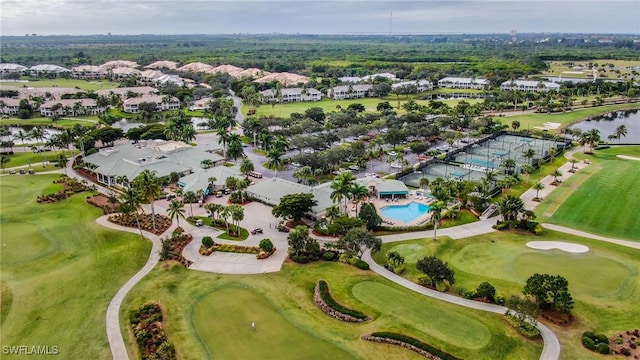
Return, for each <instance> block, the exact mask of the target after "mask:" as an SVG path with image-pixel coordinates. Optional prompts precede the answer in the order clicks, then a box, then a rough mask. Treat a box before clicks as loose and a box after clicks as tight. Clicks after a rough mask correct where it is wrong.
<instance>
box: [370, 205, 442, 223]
mask: <svg viewBox="0 0 640 360" xmlns="http://www.w3.org/2000/svg"><path fill="white" fill-rule="evenodd" d="M429 209H431V207H430V206H429V205H425V204H421V203H417V202H410V203H408V204H405V205H389V206H385V207H383V208H381V209H380V212H381V213H382V216H384V217H385V218H387V219H391V220H397V221H402V222H405V223H412V222H414V221H415V220H417V219H418V218H421V217H423V216H425V215H426V214H427V213H428V212H429Z"/></svg>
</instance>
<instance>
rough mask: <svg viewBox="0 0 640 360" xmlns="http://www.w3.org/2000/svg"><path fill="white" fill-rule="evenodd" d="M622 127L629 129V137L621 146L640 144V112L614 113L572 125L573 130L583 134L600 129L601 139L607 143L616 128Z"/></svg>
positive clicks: (622, 141)
mask: <svg viewBox="0 0 640 360" xmlns="http://www.w3.org/2000/svg"><path fill="white" fill-rule="evenodd" d="M620 125H625V126H626V127H627V136H625V137H623V138H621V139H620V143H621V144H638V143H640V112H639V111H638V110H630V111H614V112H611V113H609V114H605V115H603V116H598V117H594V118H592V119H589V120H584V121H581V122H579V123H577V124H574V125H572V126H571V129H580V130H581V131H583V132H584V131H589V130H591V129H598V130H600V138H601V139H602V140H603V141H607V137H608V136H609V135H611V134H613V133H615V131H616V128H617V127H618V126H620ZM611 143H613V144H617V143H618V140H612V141H611Z"/></svg>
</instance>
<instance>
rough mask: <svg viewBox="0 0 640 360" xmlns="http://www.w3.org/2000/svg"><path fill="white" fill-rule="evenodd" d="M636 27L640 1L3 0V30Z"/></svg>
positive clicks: (622, 30)
mask: <svg viewBox="0 0 640 360" xmlns="http://www.w3.org/2000/svg"><path fill="white" fill-rule="evenodd" d="M511 30H516V31H517V32H519V33H525V32H536V33H542V32H550V33H555V32H563V33H633V34H640V0H630V1H616V0H611V1H607V0H564V1H540V0H533V1H531V0H509V1H507V0H490V1H489V0H468V1H455V0H453V1H405V0H396V1H377V0H368V1H364V0H361V1H353V0H335V1H322V0H315V1H313V0H297V1H277V0H258V1H242V0H240V1H211V0H173V1H168V0H146V1H140V0H0V34H2V35H24V34H26V33H37V34H39V35H66V34H69V35H87V34H106V33H109V32H110V33H112V34H234V33H249V34H264V33H287V34H295V33H301V34H355V33H390V32H391V33H397V34H407V33H410V34H438V33H508V32H509V31H511Z"/></svg>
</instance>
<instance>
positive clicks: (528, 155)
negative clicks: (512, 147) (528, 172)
mask: <svg viewBox="0 0 640 360" xmlns="http://www.w3.org/2000/svg"><path fill="white" fill-rule="evenodd" d="M522 156H524V157H525V158H527V159H529V164H532V165H533V157H534V156H536V150H535V149H534V148H528V149H527V150H525V151H523V152H522Z"/></svg>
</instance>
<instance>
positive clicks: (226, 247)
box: [198, 236, 276, 260]
mask: <svg viewBox="0 0 640 360" xmlns="http://www.w3.org/2000/svg"><path fill="white" fill-rule="evenodd" d="M215 251H220V252H231V253H238V254H255V255H256V258H257V259H258V260H261V259H266V258H268V257H269V256H271V255H272V254H273V253H274V252H276V248H275V247H274V246H273V243H272V242H271V240H269V239H262V240H261V241H260V246H244V245H235V244H221V243H216V242H214V241H213V239H212V238H211V236H205V237H203V238H202V245H201V246H200V249H199V250H198V252H199V253H200V255H204V256H209V255H211V254H213V253H214V252H215Z"/></svg>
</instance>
